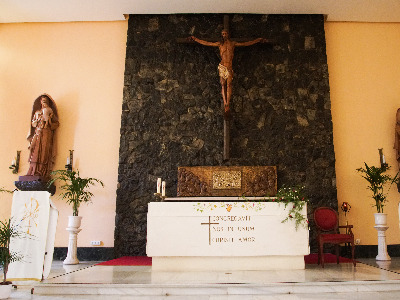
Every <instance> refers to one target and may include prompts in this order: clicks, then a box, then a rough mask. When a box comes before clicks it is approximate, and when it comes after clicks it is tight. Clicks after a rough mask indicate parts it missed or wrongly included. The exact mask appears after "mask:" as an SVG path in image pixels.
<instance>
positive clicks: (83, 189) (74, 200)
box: [48, 170, 104, 216]
mask: <svg viewBox="0 0 400 300" xmlns="http://www.w3.org/2000/svg"><path fill="white" fill-rule="evenodd" d="M51 175H53V176H55V177H54V178H53V179H51V180H50V181H49V183H48V185H49V186H50V185H52V184H53V183H54V182H55V181H57V180H59V181H62V182H63V183H64V184H63V185H62V186H61V187H60V188H61V190H63V192H61V193H60V195H61V197H62V199H65V200H66V201H67V203H68V204H71V205H72V215H73V216H77V215H78V213H79V206H80V205H81V203H82V202H83V203H87V202H90V201H91V198H92V197H93V194H92V193H91V192H90V191H88V190H87V189H88V188H89V187H90V185H95V184H96V182H97V183H99V184H100V185H101V186H103V187H104V184H103V182H102V181H101V180H99V179H96V178H91V177H88V178H81V177H80V176H79V171H76V172H75V171H69V170H56V171H53V172H51Z"/></svg>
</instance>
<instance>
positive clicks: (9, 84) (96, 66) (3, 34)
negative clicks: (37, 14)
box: [0, 21, 400, 247]
mask: <svg viewBox="0 0 400 300" xmlns="http://www.w3.org/2000/svg"><path fill="white" fill-rule="evenodd" d="M325 30H326V41H327V56H328V67H329V76H330V86H331V100H332V117H333V126H334V144H335V153H336V174H337V186H338V199H339V200H338V201H339V206H340V205H341V203H342V202H343V201H347V202H349V203H350V204H351V206H352V208H351V211H350V213H349V214H348V220H349V223H351V224H354V226H355V228H354V231H355V234H356V237H357V238H360V239H361V244H364V245H368V244H376V243H377V234H376V231H375V229H374V228H373V225H374V224H373V213H374V208H373V207H371V205H372V203H373V202H372V200H371V198H370V194H369V193H368V191H367V190H366V183H365V182H364V180H363V179H362V178H361V177H360V176H359V174H357V172H356V171H355V169H356V168H358V167H361V166H362V165H363V162H364V161H365V162H367V163H369V164H373V165H378V164H379V156H378V150H377V149H378V148H383V149H384V154H385V156H386V159H387V161H388V162H389V164H390V165H392V166H393V170H392V172H391V173H392V174H393V173H394V172H395V171H397V169H398V167H397V165H396V161H395V157H394V155H395V153H394V151H393V149H392V148H393V137H394V124H395V113H396V110H397V108H399V107H400V83H399V81H400V71H399V70H400V54H399V51H398V49H400V47H399V46H400V24H376V23H326V26H325ZM126 31H127V22H125V21H123V22H101V23H97V22H88V23H38V24H0V41H1V42H0V116H1V117H0V138H1V141H2V145H1V147H0V187H1V186H3V187H6V188H8V189H13V188H14V186H13V182H14V181H15V180H17V179H18V175H24V174H25V172H26V171H27V168H28V164H27V158H28V150H27V142H26V140H25V137H26V135H27V132H28V129H29V122H30V114H31V109H32V103H33V101H34V99H36V97H37V96H39V95H40V94H42V93H48V94H50V95H51V96H52V97H53V99H54V100H55V101H56V103H57V106H58V110H59V115H60V122H61V126H60V128H59V129H58V132H57V135H58V146H57V149H58V156H57V161H56V169H60V168H63V167H64V164H65V161H66V157H67V155H68V150H69V149H74V150H75V164H74V168H75V169H79V170H80V171H81V173H82V175H83V176H93V177H96V178H100V179H102V180H103V181H104V182H105V184H106V187H105V188H104V189H100V188H95V189H93V190H92V191H93V192H94V194H95V197H94V199H93V204H91V205H89V206H83V207H82V208H81V209H80V215H82V216H83V217H84V220H83V225H82V229H83V230H82V232H81V233H80V234H79V238H78V246H80V247H89V246H90V241H91V240H102V241H103V242H104V244H103V245H104V246H107V247H112V246H113V238H114V236H113V235H114V217H115V198H116V196H115V191H116V185H117V177H118V172H117V168H118V149H119V128H120V115H121V101H122V91H123V73H124V60H125V44H126ZM16 150H22V160H21V171H20V173H19V174H18V175H14V174H12V173H11V171H10V170H9V169H8V166H9V165H10V162H11V160H12V158H13V156H15V153H16ZM399 197H400V195H399V193H397V191H396V188H393V189H392V191H391V193H390V195H389V203H388V205H387V207H385V212H388V213H389V226H390V228H389V230H388V231H387V236H388V243H389V244H400V232H399V226H398V224H399V215H398V209H397V208H398V203H399ZM53 200H54V202H55V205H56V206H57V208H58V210H59V211H60V216H59V222H58V228H57V235H56V246H58V247H66V246H67V242H68V236H67V232H66V231H65V227H66V225H67V224H66V222H67V216H68V215H70V214H71V208H70V207H69V206H67V205H66V204H64V203H63V202H62V201H61V200H59V199H58V198H57V197H53ZM10 207H11V197H10V196H8V195H5V194H1V195H0V219H4V218H6V217H8V216H9V214H10ZM341 217H342V219H343V220H344V216H341Z"/></svg>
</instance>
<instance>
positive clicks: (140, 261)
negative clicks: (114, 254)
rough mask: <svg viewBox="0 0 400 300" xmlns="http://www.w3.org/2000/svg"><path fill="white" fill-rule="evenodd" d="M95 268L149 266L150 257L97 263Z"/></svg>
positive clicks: (131, 257)
mask: <svg viewBox="0 0 400 300" xmlns="http://www.w3.org/2000/svg"><path fill="white" fill-rule="evenodd" d="M97 266H151V257H147V256H123V257H120V258H116V259H112V260H109V261H105V262H102V263H99V264H97Z"/></svg>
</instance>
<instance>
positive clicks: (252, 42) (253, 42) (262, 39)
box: [235, 38, 268, 47]
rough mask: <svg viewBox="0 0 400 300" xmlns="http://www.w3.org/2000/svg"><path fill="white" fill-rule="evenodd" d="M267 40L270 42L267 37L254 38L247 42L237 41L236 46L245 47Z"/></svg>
mask: <svg viewBox="0 0 400 300" xmlns="http://www.w3.org/2000/svg"><path fill="white" fill-rule="evenodd" d="M266 42H268V40H267V39H264V38H258V39H255V40H252V41H247V42H242V43H239V42H236V43H235V46H236V47H244V46H251V45H254V44H257V43H266Z"/></svg>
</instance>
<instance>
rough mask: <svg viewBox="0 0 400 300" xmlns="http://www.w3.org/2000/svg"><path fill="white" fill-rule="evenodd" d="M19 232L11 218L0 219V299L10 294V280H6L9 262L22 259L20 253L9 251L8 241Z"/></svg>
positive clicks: (19, 233)
mask: <svg viewBox="0 0 400 300" xmlns="http://www.w3.org/2000/svg"><path fill="white" fill-rule="evenodd" d="M20 235H21V232H20V231H19V230H18V229H17V228H16V226H15V225H13V224H12V222H11V220H10V219H8V220H5V221H0V266H1V267H2V269H3V281H2V282H0V299H7V298H8V297H10V294H11V281H7V271H8V266H9V265H10V263H12V262H15V261H20V260H22V255H21V254H19V253H17V252H14V251H10V241H11V239H12V238H15V237H18V236H20Z"/></svg>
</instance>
